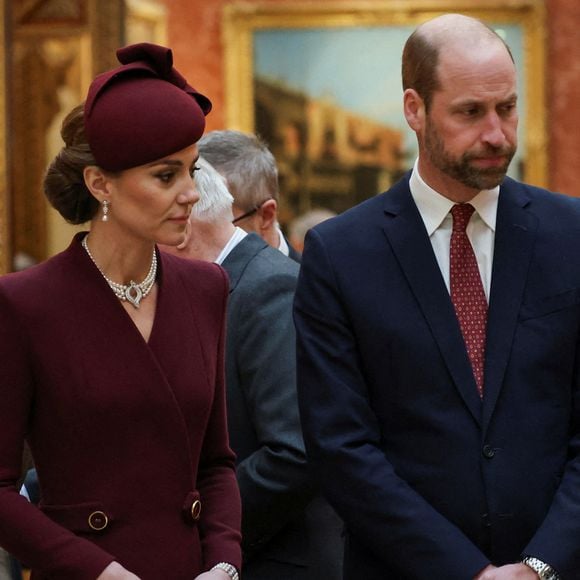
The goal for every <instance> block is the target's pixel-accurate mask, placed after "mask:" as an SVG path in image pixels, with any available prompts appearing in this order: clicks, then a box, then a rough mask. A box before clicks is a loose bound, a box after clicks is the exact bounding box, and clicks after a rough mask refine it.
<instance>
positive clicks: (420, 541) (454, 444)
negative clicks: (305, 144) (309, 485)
mask: <svg viewBox="0 0 580 580" xmlns="http://www.w3.org/2000/svg"><path fill="white" fill-rule="evenodd" d="M403 86H404V112H405V116H406V119H407V122H408V123H409V125H410V126H411V128H412V129H413V130H414V131H415V133H416V135H417V140H418V146H419V158H418V162H417V163H416V164H415V167H414V169H413V171H412V172H411V174H410V175H408V176H406V177H405V178H404V179H402V180H401V181H400V182H399V183H397V184H396V185H395V186H394V187H392V188H391V190H389V191H388V192H387V193H386V194H383V195H381V196H377V197H375V198H372V199H371V200H368V201H367V202H364V203H363V204H361V205H359V206H358V207H356V208H354V209H352V210H350V211H348V212H345V213H344V214H343V215H341V216H339V217H336V218H333V219H331V220H328V221H326V222H324V223H322V224H320V225H319V226H316V227H315V228H314V229H313V230H311V232H310V234H309V235H308V237H307V239H306V249H305V253H304V256H303V261H302V269H301V274H300V279H299V283H298V290H297V295H296V300H295V321H296V325H297V333H298V385H299V402H300V410H301V416H302V421H303V429H304V436H305V440H306V446H307V451H308V454H309V459H310V460H311V462H312V464H313V467H314V469H315V472H316V474H317V476H318V479H319V481H320V482H321V485H322V487H323V491H324V492H325V493H326V495H327V496H328V498H329V499H330V501H331V503H332V504H333V505H334V506H335V507H336V509H337V511H338V512H339V515H341V516H342V517H343V518H344V520H345V524H346V527H347V532H348V533H347V553H346V555H345V562H346V572H345V578H347V579H349V580H359V579H362V578H364V579H365V580H379V579H380V580H399V579H418V580H426V579H433V578H434V579H445V580H466V579H472V578H476V579H477V580H494V579H495V580H499V579H514V580H515V579H521V580H526V579H530V580H533V579H536V580H537V579H538V577H540V578H543V579H547V578H550V579H552V580H555V579H556V578H558V579H562V580H574V579H576V580H577V579H579V578H580V459H579V457H578V454H579V452H580V347H579V341H578V337H579V336H580V256H579V255H578V252H577V249H576V248H577V246H578V240H580V207H579V205H578V201H577V200H575V199H572V198H567V197H565V196H559V195H555V194H552V193H549V192H546V191H544V190H541V189H539V188H535V187H531V186H527V185H523V184H521V183H518V182H516V181H514V180H512V179H510V178H508V177H505V175H506V171H507V169H508V164H509V162H510V159H511V158H512V156H513V154H514V151H515V149H516V130H517V111H516V98H517V97H516V73H515V67H514V63H513V60H512V58H511V55H510V53H509V51H508V49H507V47H506V46H505V44H504V43H503V41H502V40H501V39H500V38H499V37H498V36H497V35H496V34H495V33H494V32H493V31H491V30H490V29H488V28H487V27H486V26H484V25H483V24H482V23H480V22H479V21H477V20H474V19H472V18H468V17H465V16H461V15H450V14H448V15H443V16H441V17H438V18H436V19H434V20H431V21H429V22H427V23H425V24H423V25H422V26H420V27H419V28H418V29H417V30H416V31H415V32H414V33H413V35H412V36H411V37H410V38H409V40H408V41H407V44H406V46H405V49H404V52H403ZM470 206H471V207H470ZM450 211H451V213H452V215H449V213H450ZM472 212H474V213H473V215H471V217H470V214H471V213H472ZM466 223H469V225H468V227H467V232H465V224H466ZM452 230H453V231H452ZM466 236H467V237H466ZM474 251H475V254H474ZM488 304H489V307H488ZM486 337H487V339H486Z"/></svg>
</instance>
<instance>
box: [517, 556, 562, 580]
mask: <svg viewBox="0 0 580 580" xmlns="http://www.w3.org/2000/svg"><path fill="white" fill-rule="evenodd" d="M522 564H525V565H526V566H528V567H529V568H531V569H532V570H533V571H534V572H537V574H538V576H539V577H540V580H561V578H560V574H558V572H556V570H554V568H552V566H550V565H549V564H546V562H542V560H540V559H539V558H535V557H534V556H526V557H525V558H524V559H523V560H522Z"/></svg>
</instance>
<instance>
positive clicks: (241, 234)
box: [214, 226, 248, 265]
mask: <svg viewBox="0 0 580 580" xmlns="http://www.w3.org/2000/svg"><path fill="white" fill-rule="evenodd" d="M247 235H248V233H247V232H245V231H244V230H243V229H242V228H239V227H238V226H236V229H235V230H234V233H233V234H232V237H231V238H230V239H229V240H228V243H227V244H226V245H225V246H224V247H223V250H222V251H221V252H220V254H219V256H218V257H217V258H216V259H215V260H214V262H215V263H216V264H220V265H221V264H222V263H223V261H224V260H225V259H226V258H227V257H228V255H229V254H230V252H231V251H232V250H233V249H234V248H235V247H236V246H237V245H238V244H239V243H240V242H241V241H242V240H243V239H244V238H245V237H246V236H247Z"/></svg>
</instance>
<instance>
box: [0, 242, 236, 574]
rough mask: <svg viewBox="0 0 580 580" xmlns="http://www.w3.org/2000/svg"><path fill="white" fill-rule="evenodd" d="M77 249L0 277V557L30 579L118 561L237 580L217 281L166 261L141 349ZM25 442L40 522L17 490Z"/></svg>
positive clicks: (141, 568)
mask: <svg viewBox="0 0 580 580" xmlns="http://www.w3.org/2000/svg"><path fill="white" fill-rule="evenodd" d="M82 236H83V234H79V235H77V236H76V237H75V239H74V240H73V242H72V243H71V245H70V247H69V248H68V249H67V250H65V251H64V252H62V253H61V254H59V255H57V256H55V257H53V258H51V259H50V260H48V261H46V262H44V263H43V264H40V265H39V266H36V267H34V268H31V269H30V270H27V271H24V272H21V273H17V274H9V275H6V276H3V277H2V278H0V545H2V546H4V547H5V548H6V549H7V550H8V551H10V552H11V553H13V554H15V555H16V556H17V557H18V558H19V559H21V560H22V561H24V562H25V563H26V564H27V565H29V566H30V567H31V568H32V569H33V577H34V578H35V579H48V578H51V579H52V578H54V579H58V580H68V579H70V580H73V579H74V580H94V579H95V578H96V577H97V576H98V575H99V574H100V573H101V571H102V570H103V569H104V568H105V567H106V566H107V565H108V564H109V563H110V562H111V561H113V560H117V561H118V562H120V563H121V564H122V565H123V566H125V567H126V568H127V569H128V570H130V571H131V572H133V573H134V574H136V575H137V576H139V577H140V578H142V579H144V580H162V579H165V578H171V579H172V580H193V578H194V577H195V576H196V575H197V574H199V573H201V572H202V571H204V570H207V569H208V568H210V567H211V566H212V565H214V564H216V563H217V562H220V561H226V562H230V563H232V564H234V565H235V566H237V567H238V568H239V567H240V564H241V555H240V547H239V545H240V533H239V529H240V502H239V493H238V489H237V484H236V480H235V474H234V456H233V453H232V451H231V449H230V447H229V443H228V437H227V426H226V413H225V401H224V372H223V356H224V353H223V349H224V320H225V306H226V297H227V292H228V283H227V278H226V275H225V273H224V272H223V270H221V268H219V267H218V266H215V265H214V264H206V263H202V262H195V263H193V262H191V261H186V260H183V259H180V258H177V257H174V256H170V255H166V254H163V253H162V254H160V256H159V257H160V260H159V263H160V268H159V278H158V281H159V292H158V302H157V311H156V316H155V321H154V324H153V329H152V332H151V336H150V339H149V341H148V342H145V341H144V339H143V337H142V335H141V334H140V332H139V331H138V330H137V327H136V326H135V325H134V324H133V322H132V320H131V319H130V317H129V316H128V314H127V313H126V312H125V310H124V308H123V307H122V305H121V303H120V302H119V300H118V299H117V298H116V297H115V295H114V294H113V292H112V291H111V289H110V288H109V286H108V284H107V282H106V281H105V280H104V278H103V277H102V276H101V274H100V273H99V271H98V269H97V268H96V267H95V265H94V264H93V263H92V262H91V260H90V258H89V256H88V255H87V254H86V252H85V251H84V249H83V248H82V246H81V244H80V240H81V239H82ZM25 438H26V439H27V440H28V442H29V444H30V447H31V449H32V452H33V455H34V459H35V464H36V468H37V470H38V476H39V480H40V485H41V489H42V502H41V505H40V509H38V508H36V507H34V506H32V505H31V504H29V503H28V502H27V501H26V500H25V499H24V498H23V497H21V496H19V494H18V490H17V489H16V486H15V482H16V480H17V479H18V477H19V471H20V458H21V453H22V445H23V441H24V439H25ZM200 508H201V511H200Z"/></svg>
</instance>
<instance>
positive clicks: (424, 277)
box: [384, 180, 481, 423]
mask: <svg viewBox="0 0 580 580" xmlns="http://www.w3.org/2000/svg"><path fill="white" fill-rule="evenodd" d="M385 214H386V218H387V219H386V223H385V226H384V231H385V233H386V235H387V238H388V240H389V243H390V244H391V247H392V249H393V252H394V254H395V256H396V258H397V260H398V262H399V264H400V266H401V269H402V270H403V272H404V275H405V277H406V279H407V281H408V283H409V286H410V288H411V291H412V292H413V294H414V296H415V298H416V300H417V302H418V303H419V306H420V308H421V309H422V311H423V314H424V316H425V319H426V321H427V324H428V325H429V327H430V329H431V332H432V333H433V336H434V338H435V340H436V342H437V344H438V346H439V349H440V352H441V355H442V356H443V359H444V361H445V364H446V365H447V368H448V370H449V372H450V374H451V376H452V378H453V381H454V383H455V385H456V387H457V389H458V390H459V393H460V394H461V397H462V398H463V400H464V402H465V404H466V406H467V408H468V409H469V411H470V412H471V414H472V415H473V417H474V419H475V420H476V421H477V422H478V423H479V422H480V420H481V400H480V398H479V396H478V394H477V386H476V384H475V379H474V377H473V372H472V370H471V364H470V362H469V359H468V357H467V351H466V349H465V345H464V342H463V337H462V335H461V330H460V328H459V323H458V322H457V317H456V316H455V311H454V310H453V306H452V304H451V300H450V298H449V292H448V291H447V287H446V286H445V282H444V280H443V277H442V275H441V271H440V269H439V265H438V264H437V260H436V258H435V254H434V252H433V248H432V246H431V242H430V240H429V236H428V235H427V231H426V230H425V226H424V224H423V221H422V219H421V216H420V214H419V210H418V209H417V206H416V205H415V202H414V201H413V198H412V196H411V192H410V191H409V187H408V182H407V181H406V180H405V181H402V182H400V183H399V185H398V186H395V187H394V188H393V189H392V190H391V191H390V192H389V194H388V195H386V196H385Z"/></svg>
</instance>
